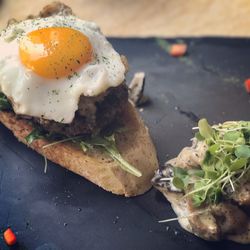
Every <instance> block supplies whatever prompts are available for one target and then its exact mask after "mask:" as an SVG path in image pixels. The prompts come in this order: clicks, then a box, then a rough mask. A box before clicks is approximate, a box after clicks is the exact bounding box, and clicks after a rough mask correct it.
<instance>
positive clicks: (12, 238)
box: [3, 228, 16, 246]
mask: <svg viewBox="0 0 250 250" xmlns="http://www.w3.org/2000/svg"><path fill="white" fill-rule="evenodd" d="M3 238H4V240H5V242H6V244H7V245H8V246H13V245H15V244H16V235H15V234H14V233H13V231H12V230H11V228H8V229H7V230H6V231H5V232H4V233H3Z"/></svg>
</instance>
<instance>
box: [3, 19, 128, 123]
mask: <svg viewBox="0 0 250 250" xmlns="http://www.w3.org/2000/svg"><path fill="white" fill-rule="evenodd" d="M46 27H70V28H73V29H75V30H78V31H80V32H82V33H83V34H85V35H86V36H87V37H88V38H89V40H90V43H91V45H92V47H93V52H94V59H93V60H92V61H91V62H90V63H89V64H87V65H84V66H83V67H81V68H80V69H79V70H78V71H77V72H75V73H74V74H73V75H71V76H69V77H65V78H60V79H46V78H43V77H40V76H38V75H37V74H35V73H34V72H32V71H31V70H29V69H28V68H26V67H25V66H24V65H23V64H22V63H21V60H20V58H19V41H20V39H21V38H22V37H23V36H25V35H26V34H27V33H29V32H31V31H33V30H38V29H41V28H46ZM124 79H125V67H124V65H123V63H122V61H121V58H120V55H119V54H118V53H117V52H116V51H115V50H114V49H113V47H112V45H111V44H110V43H109V42H108V41H107V39H106V38H105V37H104V35H103V34H102V33H101V31H100V29H99V27H98V26H97V25H96V24H95V23H93V22H87V21H83V20H80V19H78V18H76V17H74V16H66V17H64V16H52V17H48V18H39V19H33V20H26V21H23V22H20V23H17V24H13V25H11V26H9V27H7V28H6V29H5V30H3V31H2V32H1V34H0V92H3V93H4V94H5V95H6V96H7V97H8V98H9V99H10V100H11V102H12V105H13V109H14V111H15V113H16V114H22V115H29V116H33V117H41V118H45V119H48V120H54V121H56V122H60V123H71V122H72V120H73V119H74V116H75V112H76V110H77V109H78V101H79V98H80V96H81V95H84V96H96V95H99V94H101V93H103V92H104V91H106V90H107V89H108V88H109V87H116V86H118V85H119V84H121V83H122V82H123V81H124Z"/></svg>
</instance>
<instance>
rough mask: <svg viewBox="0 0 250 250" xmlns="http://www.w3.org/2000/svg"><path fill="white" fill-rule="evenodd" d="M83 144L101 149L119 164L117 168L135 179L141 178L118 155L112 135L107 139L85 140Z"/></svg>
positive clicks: (136, 170)
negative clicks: (135, 177)
mask: <svg viewBox="0 0 250 250" xmlns="http://www.w3.org/2000/svg"><path fill="white" fill-rule="evenodd" d="M84 143H85V144H86V143H87V145H93V146H98V147H101V148H103V149H104V150H105V151H106V153H107V154H108V155H109V156H110V157H111V158H112V159H113V160H115V161H116V162H117V163H119V166H120V167H121V168H122V169H123V170H124V171H126V172H128V173H130V174H133V175H135V176H137V177H141V176H142V173H141V172H140V171H139V170H138V169H136V168H135V167H134V166H132V165H131V164H130V163H128V162H127V161H126V160H125V159H124V158H123V157H122V155H121V154H120V153H119V151H118V149H117V147H116V143H115V136H114V134H113V135H111V136H109V137H104V138H102V137H100V136H96V137H93V138H91V139H89V140H85V141H84Z"/></svg>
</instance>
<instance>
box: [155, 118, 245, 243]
mask: <svg viewBox="0 0 250 250" xmlns="http://www.w3.org/2000/svg"><path fill="white" fill-rule="evenodd" d="M196 129H198V132H197V133H196V134H195V138H194V139H193V144H192V146H191V147H186V148H184V149H183V150H182V151H181V152H180V154H179V155H178V157H177V158H175V159H172V160H170V161H168V162H166V164H165V166H164V167H163V168H161V169H159V170H158V171H157V172H156V175H155V177H154V178H153V184H154V186H155V187H156V188H157V189H159V190H160V191H161V192H162V193H163V194H164V195H165V197H166V198H167V199H168V200H169V202H170V203H171V205H172V207H173V209H174V211H175V213H176V214H177V216H178V218H177V219H178V221H179V223H180V225H181V226H182V227H183V228H184V229H186V230H187V231H189V232H191V233H193V234H195V235H197V236H199V237H201V238H203V239H205V240H211V241H218V240H222V239H228V240H232V241H235V242H239V243H244V244H249V243H250V122H245V121H239V122H236V121H232V122H225V123H223V124H219V125H214V126H212V127H211V126H210V125H209V124H208V123H207V121H206V120H205V119H202V120H200V121H199V127H198V128H196ZM172 220H174V218H173V219H169V220H166V222H168V221H172Z"/></svg>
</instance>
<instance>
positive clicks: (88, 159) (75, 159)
mask: <svg viewBox="0 0 250 250" xmlns="http://www.w3.org/2000/svg"><path fill="white" fill-rule="evenodd" d="M122 119H123V122H124V124H126V129H125V130H124V131H121V132H119V133H117V134H116V144H117V147H118V150H119V152H120V153H121V155H122V156H123V157H124V159H125V160H127V161H128V162H129V163H130V164H132V165H134V166H135V167H136V168H137V169H138V170H140V171H141V172H142V176H141V177H136V176H134V175H132V174H130V173H127V172H125V171H124V170H122V169H121V168H120V166H119V165H118V163H116V162H115V161H114V160H112V159H111V158H110V157H109V156H108V155H107V154H105V153H104V152H101V151H100V150H91V151H88V152H83V151H82V150H81V149H80V147H77V146H75V145H74V144H73V143H70V142H66V143H60V144H56V145H54V146H51V147H47V148H45V149H43V146H45V145H46V144H48V143H51V141H48V140H46V139H38V140H35V141H33V142H32V143H31V144H30V145H29V144H28V143H27V142H26V140H25V137H26V136H27V135H29V134H30V133H31V131H32V130H33V127H32V125H30V124H29V123H28V122H27V120H24V119H18V118H17V117H16V116H15V115H14V113H12V112H0V121H1V122H2V123H3V124H4V125H5V126H6V127H7V128H8V129H10V130H11V131H12V132H13V134H14V135H15V136H16V137H17V139H18V140H19V141H21V142H22V143H24V144H26V145H27V146H29V147H30V148H32V149H33V150H35V151H37V152H38V153H39V154H41V155H43V156H44V157H46V158H47V159H49V160H51V161H52V162H55V163H57V164H59V165H60V166H62V167H64V168H66V169H68V170H70V171H72V172H74V173H76V174H79V175H81V176H83V177H85V178H86V179H88V180H90V181H91V182H93V183H95V184H96V185H98V186H100V187H102V188H103V189H105V190H107V191H110V192H112V193H114V194H118V195H125V196H127V197H129V196H136V195H140V194H143V193H144V192H146V191H147V190H149V189H150V188H151V179H152V177H153V175H154V172H155V170H156V169H157V168H158V161H157V157H156V151H155V148H154V145H153V143H152V141H151V138H150V135H149V132H148V129H147V127H146V126H145V125H144V123H143V121H142V120H141V118H140V117H139V115H138V113H137V111H136V110H135V108H134V107H133V106H132V105H131V104H130V103H128V104H127V106H126V107H125V109H124V112H123V115H122Z"/></svg>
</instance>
